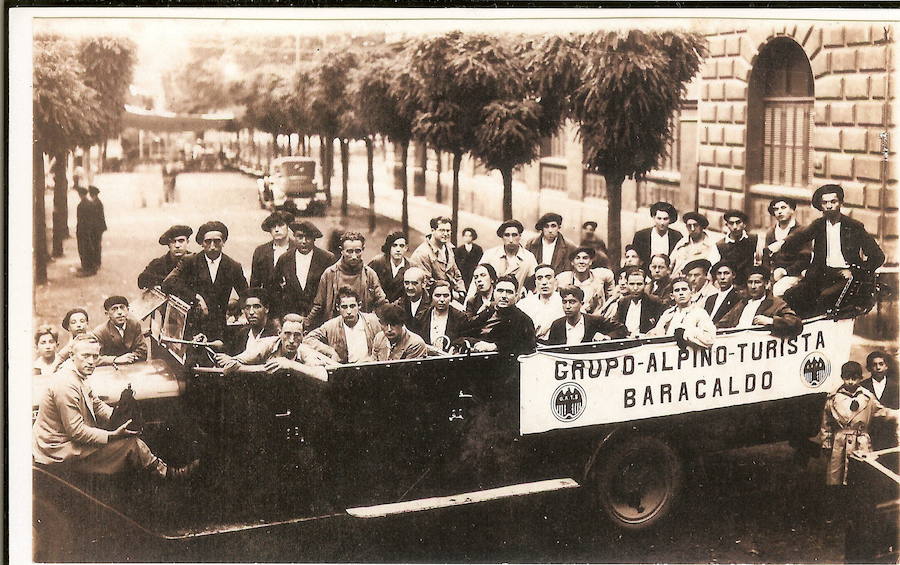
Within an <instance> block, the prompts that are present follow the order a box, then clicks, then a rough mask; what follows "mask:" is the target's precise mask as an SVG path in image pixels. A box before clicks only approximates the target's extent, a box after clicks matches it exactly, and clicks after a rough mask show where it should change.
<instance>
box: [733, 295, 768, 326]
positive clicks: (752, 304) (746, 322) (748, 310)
mask: <svg viewBox="0 0 900 565" xmlns="http://www.w3.org/2000/svg"><path fill="white" fill-rule="evenodd" d="M764 298H765V296H763V297H762V298H757V299H755V300H748V301H747V305H746V306H744V311H743V312H741V318H740V320H738V327H741V328H745V327H747V326H752V325H753V317H754V316H756V311H757V310H758V309H759V305H760V304H762V301H763V299H764Z"/></svg>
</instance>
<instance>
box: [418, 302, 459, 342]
mask: <svg viewBox="0 0 900 565" xmlns="http://www.w3.org/2000/svg"><path fill="white" fill-rule="evenodd" d="M433 311H434V306H429V307H428V308H427V309H426V310H424V311H423V310H422V308H421V307H420V308H419V315H418V316H417V318H418V320H417V321H418V324H417V325H418V327H419V329H418V331H417V332H416V333H417V334H419V336H420V337H421V338H422V339H424V340H425V343H427V344H428V345H434V344H433V343H431V313H432V312H433ZM468 322H469V317H468V316H467V315H466V313H465V312H461V311H459V310H457V309H456V308H453V307H450V309H449V310H447V327H446V328H445V329H444V335H446V336H447V337H449V338H450V340H451V341H453V340H454V339H456V338H458V337H459V336H460V335H461V334H460V331H461V330H462V329H463V328H464V327H465V325H466V324H467V323H468ZM407 327H408V326H407Z"/></svg>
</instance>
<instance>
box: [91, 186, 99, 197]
mask: <svg viewBox="0 0 900 565" xmlns="http://www.w3.org/2000/svg"><path fill="white" fill-rule="evenodd" d="M88 192H90V193H91V194H93V195H95V196H96V195H97V194H100V189H99V188H97V187H96V186H94V185H91V186H89V187H88Z"/></svg>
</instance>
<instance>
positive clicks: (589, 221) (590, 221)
mask: <svg viewBox="0 0 900 565" xmlns="http://www.w3.org/2000/svg"><path fill="white" fill-rule="evenodd" d="M588 226H594V229H597V222H595V221H594V220H588V221H586V222H585V223H583V224H581V228H582V229H584V228H586V227H588Z"/></svg>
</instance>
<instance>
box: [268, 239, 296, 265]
mask: <svg viewBox="0 0 900 565" xmlns="http://www.w3.org/2000/svg"><path fill="white" fill-rule="evenodd" d="M290 248H291V246H290V245H288V243H287V242H285V243H284V245H278V244H276V243H275V242H274V241H273V242H272V266H275V264H276V263H278V258H279V257H281V256H282V255H284V254H285V253H286V252H287V250H288V249H290Z"/></svg>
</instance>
